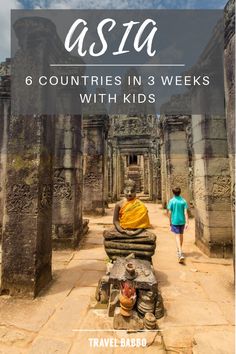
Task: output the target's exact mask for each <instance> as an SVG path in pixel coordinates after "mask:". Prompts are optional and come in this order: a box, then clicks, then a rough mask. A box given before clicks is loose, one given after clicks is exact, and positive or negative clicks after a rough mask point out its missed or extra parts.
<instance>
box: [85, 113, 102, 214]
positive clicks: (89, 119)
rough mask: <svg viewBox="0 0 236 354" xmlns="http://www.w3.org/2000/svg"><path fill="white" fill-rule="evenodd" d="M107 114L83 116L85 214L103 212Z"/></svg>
mask: <svg viewBox="0 0 236 354" xmlns="http://www.w3.org/2000/svg"><path fill="white" fill-rule="evenodd" d="M107 124H108V116H107V115H105V114H104V115H94V116H90V115H89V116H84V117H83V131H84V155H83V158H84V190H83V193H84V201H83V210H84V212H85V213H87V214H95V215H96V214H99V215H103V214H104V213H105V206H106V203H107V200H105V176H106V165H105V159H106V153H107V152H106V137H107Z"/></svg>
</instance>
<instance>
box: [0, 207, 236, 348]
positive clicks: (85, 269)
mask: <svg viewBox="0 0 236 354" xmlns="http://www.w3.org/2000/svg"><path fill="white" fill-rule="evenodd" d="M113 207H114V205H112V206H111V208H110V209H108V210H107V215H106V216H104V217H96V218H90V231H89V233H88V235H87V236H86V238H85V240H84V242H83V244H82V245H81V247H80V249H79V250H76V251H57V252H54V253H53V282H52V283H51V284H50V286H49V287H48V288H47V289H45V290H44V291H43V292H42V293H41V294H40V296H39V297H38V298H36V299H35V300H33V301H30V300H19V299H18V300H15V299H12V298H10V297H9V296H1V297H0V354H21V353H22V354H23V353H27V354H28V353H30V354H52V353H57V354H67V353H70V354H84V353H86V354H87V353H91V354H92V353H96V354H106V353H109V354H113V353H114V354H119V353H124V352H125V353H129V354H133V353H135V354H139V353H140V354H141V353H143V354H144V353H147V354H149V353H153V354H154V353H155V354H158V353H169V354H174V353H180V354H182V353H183V354H188V353H189V354H190V353H194V354H233V353H234V310H233V305H234V286H233V268H232V261H231V260H224V259H213V258H208V257H207V256H205V255H204V254H202V253H201V252H200V251H199V249H198V248H197V247H196V246H195V245H194V220H190V227H189V230H188V231H187V232H186V235H185V240H184V251H185V255H186V262H185V265H180V264H178V262H177V259H176V250H175V241H174V238H173V236H172V234H171V233H170V231H169V225H168V218H167V217H166V215H165V211H164V210H162V208H161V207H160V205H157V204H151V203H148V204H147V207H148V209H149V214H150V219H151V222H152V225H153V227H154V232H155V233H156V234H157V250H156V254H155V256H154V257H153V265H154V268H155V271H156V275H157V278H158V281H159V287H160V289H161V292H162V296H163V300H164V306H165V309H166V314H165V317H164V318H163V319H161V320H158V325H159V329H160V332H156V333H153V332H149V333H131V334H127V333H125V332H124V331H122V332H115V331H113V330H112V320H111V319H110V318H108V317H107V316H106V311H105V310H102V309H97V308H96V306H95V304H96V302H95V301H94V294H95V288H96V286H97V282H98V280H99V278H100V277H101V276H102V275H104V272H105V268H106V265H105V261H104V259H105V258H106V254H105V252H104V248H103V245H102V242H103V239H102V232H103V230H104V229H105V228H109V227H110V226H111V220H112V213H113ZM89 338H98V339H99V338H111V339H112V340H113V342H111V344H113V345H114V344H115V343H117V345H119V343H120V340H126V339H127V342H126V343H127V344H130V339H131V338H136V339H137V338H139V339H142V338H146V340H147V343H148V347H147V348H132V347H130V348H129V347H126V348H123V347H119V346H118V347H112V346H110V347H109V348H106V347H99V348H92V347H90V345H89ZM121 338H122V339H121ZM115 340H116V342H115ZM103 344H104V342H103Z"/></svg>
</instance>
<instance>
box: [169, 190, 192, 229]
mask: <svg viewBox="0 0 236 354" xmlns="http://www.w3.org/2000/svg"><path fill="white" fill-rule="evenodd" d="M167 209H168V210H170V211H171V224H172V225H184V224H185V222H186V220H185V215H184V210H185V209H188V204H187V202H186V200H185V199H184V198H182V197H181V196H180V195H179V196H174V197H173V198H172V199H171V200H170V201H169V203H168V206H167Z"/></svg>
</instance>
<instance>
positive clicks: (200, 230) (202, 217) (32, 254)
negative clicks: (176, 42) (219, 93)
mask: <svg viewBox="0 0 236 354" xmlns="http://www.w3.org/2000/svg"><path fill="white" fill-rule="evenodd" d="M234 21H235V14H234V1H231V0H230V1H229V2H228V4H227V6H226V8H225V42H224V45H225V46H224V63H223V65H224V73H225V115H221V116H212V117H210V119H209V117H206V116H203V115H198V116H191V115H182V114H178V113H176V114H175V115H168V114H161V116H158V117H157V116H155V115H152V114H149V115H145V114H134V113H132V114H131V113H130V114H128V113H127V115H124V114H117V115H115V114H112V115H108V114H107V113H106V112H95V113H91V114H86V115H84V116H83V117H82V116H73V115H67V116H65V115H59V116H56V117H50V116H13V115H11V107H10V98H11V92H10V79H11V68H10V61H9V60H6V61H5V62H4V63H2V64H1V66H0V80H1V81H0V119H1V124H0V148H1V155H0V159H1V164H0V226H1V239H2V241H1V242H2V274H1V289H2V293H9V294H11V295H17V296H36V295H37V294H38V292H39V291H40V290H41V289H42V288H43V287H44V286H45V285H46V284H47V283H48V282H49V281H50V280H51V277H52V275H51V254H52V248H53V247H55V248H67V247H76V246H78V245H79V243H80V240H81V239H82V238H83V234H84V233H85V231H86V230H87V229H88V226H87V223H88V221H87V220H85V219H83V217H86V216H88V217H89V215H91V214H95V215H104V213H105V208H106V207H107V206H108V203H109V202H110V203H111V202H115V201H117V200H119V199H120V198H121V197H122V196H123V189H124V181H125V180H126V179H129V178H130V179H132V180H134V181H135V182H136V186H137V194H138V196H139V197H140V199H143V200H145V201H152V202H156V203H158V202H159V203H162V205H163V208H166V205H167V201H168V199H169V198H170V197H171V190H172V187H173V186H174V185H175V186H176V185H178V186H179V187H181V189H182V194H183V196H184V197H185V198H186V200H187V202H188V204H189V206H190V213H191V214H192V216H194V217H195V225H196V234H195V240H196V244H197V246H198V247H199V248H200V249H201V250H203V252H205V253H206V254H207V255H209V256H210V257H225V258H227V257H231V255H232V250H233V242H234V237H233V234H234V232H233V231H234V230H233V225H234V217H233V215H234V173H235V163H234V158H235V144H234V132H235V129H234V114H235V108H234V95H235V82H234V43H235V33H234ZM203 55H205V62H207V61H208V57H207V56H208V55H209V53H204V54H203ZM172 104H175V103H172Z"/></svg>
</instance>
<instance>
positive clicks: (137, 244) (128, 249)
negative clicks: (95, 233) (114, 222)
mask: <svg viewBox="0 0 236 354" xmlns="http://www.w3.org/2000/svg"><path fill="white" fill-rule="evenodd" d="M103 236H104V247H105V251H106V253H107V255H108V257H109V258H110V259H112V260H114V259H116V258H117V257H126V256H128V255H129V254H130V253H133V254H134V255H135V257H136V258H141V259H148V260H149V261H151V258H152V256H153V255H154V253H155V249H156V235H155V234H153V233H152V232H150V231H148V230H143V231H142V232H140V233H139V234H138V235H133V236H128V235H126V234H121V233H120V232H118V231H117V230H116V229H115V228H113V229H111V230H107V231H104V234H103Z"/></svg>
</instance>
